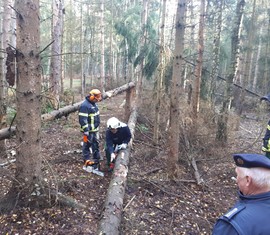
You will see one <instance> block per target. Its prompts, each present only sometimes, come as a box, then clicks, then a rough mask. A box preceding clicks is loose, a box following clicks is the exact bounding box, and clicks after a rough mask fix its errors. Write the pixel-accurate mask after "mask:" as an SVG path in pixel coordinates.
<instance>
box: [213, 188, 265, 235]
mask: <svg viewBox="0 0 270 235" xmlns="http://www.w3.org/2000/svg"><path fill="white" fill-rule="evenodd" d="M269 234H270V192H267V193H262V194H258V195H249V196H244V195H242V194H241V193H240V192H239V201H238V202H237V203H236V204H235V206H234V207H233V208H232V209H231V210H229V212H227V214H225V215H223V216H221V217H220V218H219V219H218V221H217V222H216V224H215V226H214V229H213V234H212V235H269Z"/></svg>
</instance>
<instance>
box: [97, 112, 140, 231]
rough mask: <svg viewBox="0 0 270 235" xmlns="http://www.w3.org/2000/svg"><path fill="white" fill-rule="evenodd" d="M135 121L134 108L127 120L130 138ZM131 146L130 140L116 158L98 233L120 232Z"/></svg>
mask: <svg viewBox="0 0 270 235" xmlns="http://www.w3.org/2000/svg"><path fill="white" fill-rule="evenodd" d="M136 121H137V111H136V110H135V109H134V110H133V111H132V113H131V115H130V118H129V122H128V126H129V128H130V131H131V134H132V138H133V137H134V131H135V125H136ZM131 147H132V142H130V144H129V148H128V149H126V150H122V151H120V153H119V154H118V157H117V159H116V163H115V168H114V171H113V175H112V179H111V181H110V185H109V188H108V191H107V197H106V200H105V203H104V207H103V211H102V215H101V219H100V221H99V227H98V232H97V234H99V235H101V234H104V235H105V234H106V235H117V234H119V233H120V231H119V228H120V223H121V218H122V211H123V202H124V196H125V188H126V183H127V174H128V164H129V157H130V148H131Z"/></svg>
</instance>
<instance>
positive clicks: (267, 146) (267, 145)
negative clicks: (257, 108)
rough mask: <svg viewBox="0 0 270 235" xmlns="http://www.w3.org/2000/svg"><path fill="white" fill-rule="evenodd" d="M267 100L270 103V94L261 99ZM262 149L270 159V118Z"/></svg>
mask: <svg viewBox="0 0 270 235" xmlns="http://www.w3.org/2000/svg"><path fill="white" fill-rule="evenodd" d="M263 100H265V101H266V102H268V104H270V94H268V95H265V96H263V97H262V98H261V101H263ZM262 151H263V152H265V156H266V157H268V158H269V159H270V120H269V121H268V123H267V128H266V132H265V135H264V137H263V144H262Z"/></svg>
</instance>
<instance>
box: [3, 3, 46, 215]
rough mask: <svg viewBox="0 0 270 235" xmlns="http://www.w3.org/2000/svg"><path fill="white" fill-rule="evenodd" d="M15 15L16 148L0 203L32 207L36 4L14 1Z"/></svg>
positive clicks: (37, 117) (37, 114)
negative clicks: (12, 174) (11, 174)
mask: <svg viewBox="0 0 270 235" xmlns="http://www.w3.org/2000/svg"><path fill="white" fill-rule="evenodd" d="M14 9H15V11H16V14H17V17H16V18H17V50H16V51H17V82H16V101H17V103H16V105H17V130H16V136H17V141H18V144H19V147H18V149H17V150H18V151H17V161H16V172H15V179H16V180H14V181H13V184H12V186H11V188H10V190H9V192H8V193H7V194H6V197H5V198H4V199H3V201H2V203H1V208H2V209H3V210H4V209H6V210H9V209H12V208H13V207H14V206H15V205H19V206H35V205H36V203H39V202H40V200H36V198H35V197H36V196H37V195H39V194H40V193H41V191H40V189H41V155H40V154H41V146H40V132H41V111H40V96H41V70H40V69H41V66H40V54H39V53H40V32H39V20H40V16H39V0H16V1H15V6H14Z"/></svg>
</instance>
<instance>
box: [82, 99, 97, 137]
mask: <svg viewBox="0 0 270 235" xmlns="http://www.w3.org/2000/svg"><path fill="white" fill-rule="evenodd" d="M79 123H80V125H81V131H82V132H97V131H98V128H99V124H100V116H99V109H98V105H97V104H96V103H94V102H91V101H90V100H89V96H86V97H85V101H84V102H83V103H82V104H81V106H80V109H79Z"/></svg>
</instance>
